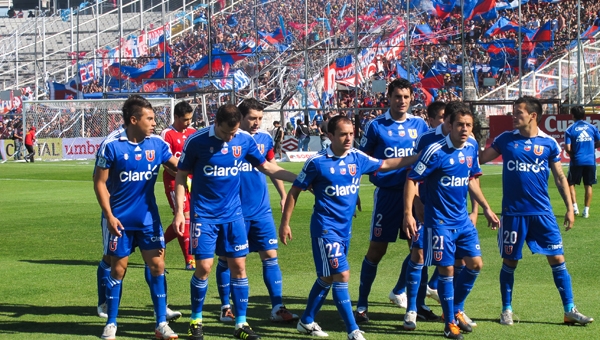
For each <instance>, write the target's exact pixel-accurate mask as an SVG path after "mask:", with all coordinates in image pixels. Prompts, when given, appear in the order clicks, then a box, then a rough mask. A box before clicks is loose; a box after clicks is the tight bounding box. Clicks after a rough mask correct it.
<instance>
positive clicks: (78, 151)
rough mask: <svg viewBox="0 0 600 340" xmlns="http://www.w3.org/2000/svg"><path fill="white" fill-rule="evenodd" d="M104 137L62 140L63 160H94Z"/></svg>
mask: <svg viewBox="0 0 600 340" xmlns="http://www.w3.org/2000/svg"><path fill="white" fill-rule="evenodd" d="M103 140H104V137H90V138H64V139H63V140H62V152H63V159H94V158H95V157H96V151H98V148H99V147H100V143H102V141H103Z"/></svg>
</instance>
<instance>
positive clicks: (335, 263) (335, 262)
mask: <svg viewBox="0 0 600 340" xmlns="http://www.w3.org/2000/svg"><path fill="white" fill-rule="evenodd" d="M329 264H330V265H331V268H333V269H337V268H338V267H339V266H340V262H339V261H338V259H330V260H329Z"/></svg>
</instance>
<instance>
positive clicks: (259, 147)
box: [236, 144, 265, 157]
mask: <svg viewBox="0 0 600 340" xmlns="http://www.w3.org/2000/svg"><path fill="white" fill-rule="evenodd" d="M256 146H258V151H260V154H261V155H262V154H264V153H265V145H264V144H256ZM236 157H237V156H236Z"/></svg>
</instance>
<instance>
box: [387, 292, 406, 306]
mask: <svg viewBox="0 0 600 340" xmlns="http://www.w3.org/2000/svg"><path fill="white" fill-rule="evenodd" d="M389 298H390V302H391V303H393V304H395V305H396V306H398V307H400V308H406V303H407V301H406V293H402V294H398V295H396V294H394V291H391V292H390V295H389Z"/></svg>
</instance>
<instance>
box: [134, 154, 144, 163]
mask: <svg viewBox="0 0 600 340" xmlns="http://www.w3.org/2000/svg"><path fill="white" fill-rule="evenodd" d="M141 159H142V154H141V153H136V154H135V160H136V161H139V160H141Z"/></svg>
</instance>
